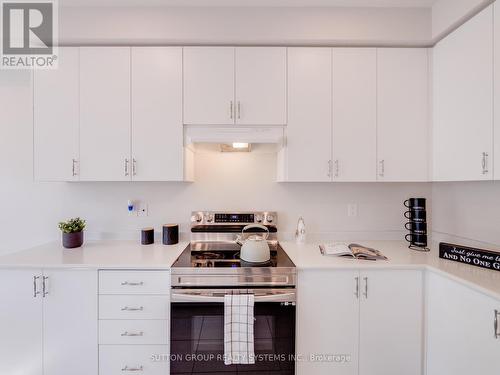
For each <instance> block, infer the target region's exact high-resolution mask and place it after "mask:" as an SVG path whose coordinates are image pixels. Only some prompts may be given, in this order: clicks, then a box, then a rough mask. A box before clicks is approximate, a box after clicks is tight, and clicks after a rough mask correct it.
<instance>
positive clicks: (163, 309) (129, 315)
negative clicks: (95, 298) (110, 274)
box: [99, 295, 170, 319]
mask: <svg viewBox="0 0 500 375" xmlns="http://www.w3.org/2000/svg"><path fill="white" fill-rule="evenodd" d="M169 310H170V304H169V297H168V296H135V295H134V296H131V295H122V296H119V295H114V296H111V295H103V296H99V319H168V317H169Z"/></svg>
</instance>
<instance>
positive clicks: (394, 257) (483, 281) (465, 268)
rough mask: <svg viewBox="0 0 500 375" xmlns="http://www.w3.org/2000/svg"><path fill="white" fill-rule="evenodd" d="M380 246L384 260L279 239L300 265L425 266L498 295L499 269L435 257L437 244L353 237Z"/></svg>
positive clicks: (318, 267) (498, 296)
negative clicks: (426, 247) (414, 245)
mask: <svg viewBox="0 0 500 375" xmlns="http://www.w3.org/2000/svg"><path fill="white" fill-rule="evenodd" d="M353 242H354V243H359V244H360V245H364V246H368V247H372V248H374V249H377V250H380V251H381V252H382V253H383V254H384V255H385V256H386V257H388V258H389V259H388V260H377V261H371V260H356V259H352V258H346V257H332V256H324V255H322V254H321V253H320V251H319V243H307V244H303V245H298V244H296V243H295V242H281V246H282V247H283V249H285V251H286V252H287V254H288V256H289V257H290V258H291V259H292V261H293V262H294V263H295V265H296V266H297V268H298V269H299V270H300V269H309V270H314V269H332V270H334V269H427V270H429V271H432V272H436V273H439V274H441V275H443V276H446V277H449V278H451V279H453V280H455V281H458V282H461V283H462V284H465V285H467V286H469V287H471V288H474V289H476V290H478V291H480V292H482V293H485V294H488V295H490V296H492V297H494V298H498V299H500V272H499V271H494V270H488V269H483V268H479V267H474V266H470V265H466V264H462V263H457V262H453V261H450V260H445V259H440V258H439V248H438V246H439V244H438V243H432V244H431V246H430V248H431V251H430V252H419V251H415V250H410V249H408V244H407V243H406V242H404V241H353Z"/></svg>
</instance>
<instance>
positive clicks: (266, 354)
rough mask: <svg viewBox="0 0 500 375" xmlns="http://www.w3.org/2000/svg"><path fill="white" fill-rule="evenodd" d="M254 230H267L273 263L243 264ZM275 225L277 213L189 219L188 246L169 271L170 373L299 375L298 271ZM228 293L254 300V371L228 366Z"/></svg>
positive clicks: (221, 214)
mask: <svg viewBox="0 0 500 375" xmlns="http://www.w3.org/2000/svg"><path fill="white" fill-rule="evenodd" d="M249 224H261V225H263V226H264V227H265V228H260V229H259V228H251V231H252V232H255V234H258V233H260V232H263V231H266V232H267V231H269V237H268V238H267V241H268V245H269V248H270V259H269V261H267V262H263V263H250V262H245V261H243V260H241V259H240V257H239V254H240V248H241V246H240V245H239V244H238V243H237V239H238V235H239V234H241V232H242V230H243V228H244V227H245V226H247V225H249ZM277 224H278V215H277V213H276V212H212V211H200V212H193V213H192V217H191V242H190V244H189V246H188V247H187V248H186V249H185V250H184V251H183V253H182V254H181V255H180V256H179V258H178V259H177V260H176V262H175V263H174V264H173V266H172V268H171V283H172V290H171V302H172V304H171V306H172V311H171V354H172V355H171V357H172V358H173V360H171V374H197V373H206V372H209V373H222V372H223V373H224V374H227V375H231V374H237V373H240V372H247V373H252V374H260V373H266V374H267V373H269V372H272V373H275V374H281V375H285V374H288V375H289V374H294V367H295V366H294V364H295V359H294V357H293V355H294V353H295V302H296V292H295V282H296V271H295V265H294V264H293V262H292V261H291V260H290V258H289V257H288V255H287V254H286V253H285V251H284V250H283V249H282V248H281V246H280V244H279V242H278V227H277ZM264 229H266V230H264ZM227 294H254V296H255V307H254V317H255V325H254V330H255V332H254V341H255V342H254V344H255V355H256V358H257V361H256V363H255V364H252V365H248V364H247V365H224V361H223V358H222V357H223V354H224V296H225V295H227ZM186 358H188V359H189V360H186Z"/></svg>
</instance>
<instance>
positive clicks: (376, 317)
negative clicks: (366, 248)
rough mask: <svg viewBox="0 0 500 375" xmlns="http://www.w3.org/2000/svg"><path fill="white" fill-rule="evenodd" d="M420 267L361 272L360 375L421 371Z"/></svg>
mask: <svg viewBox="0 0 500 375" xmlns="http://www.w3.org/2000/svg"><path fill="white" fill-rule="evenodd" d="M422 293H423V279H422V272H421V271H412V270H404V271H398V270H390V271H363V272H361V296H362V297H361V309H360V346H359V351H360V357H359V359H360V361H359V374H360V375H378V374H384V375H401V374H405V375H421V374H422V360H423V355H422V347H423V338H422V333H423V332H422V331H423V294H422Z"/></svg>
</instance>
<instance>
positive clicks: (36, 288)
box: [33, 276, 40, 298]
mask: <svg viewBox="0 0 500 375" xmlns="http://www.w3.org/2000/svg"><path fill="white" fill-rule="evenodd" d="M39 278H40V276H33V298H36V296H37V295H39V294H40V291H39V290H38V286H37V281H38V279H39Z"/></svg>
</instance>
